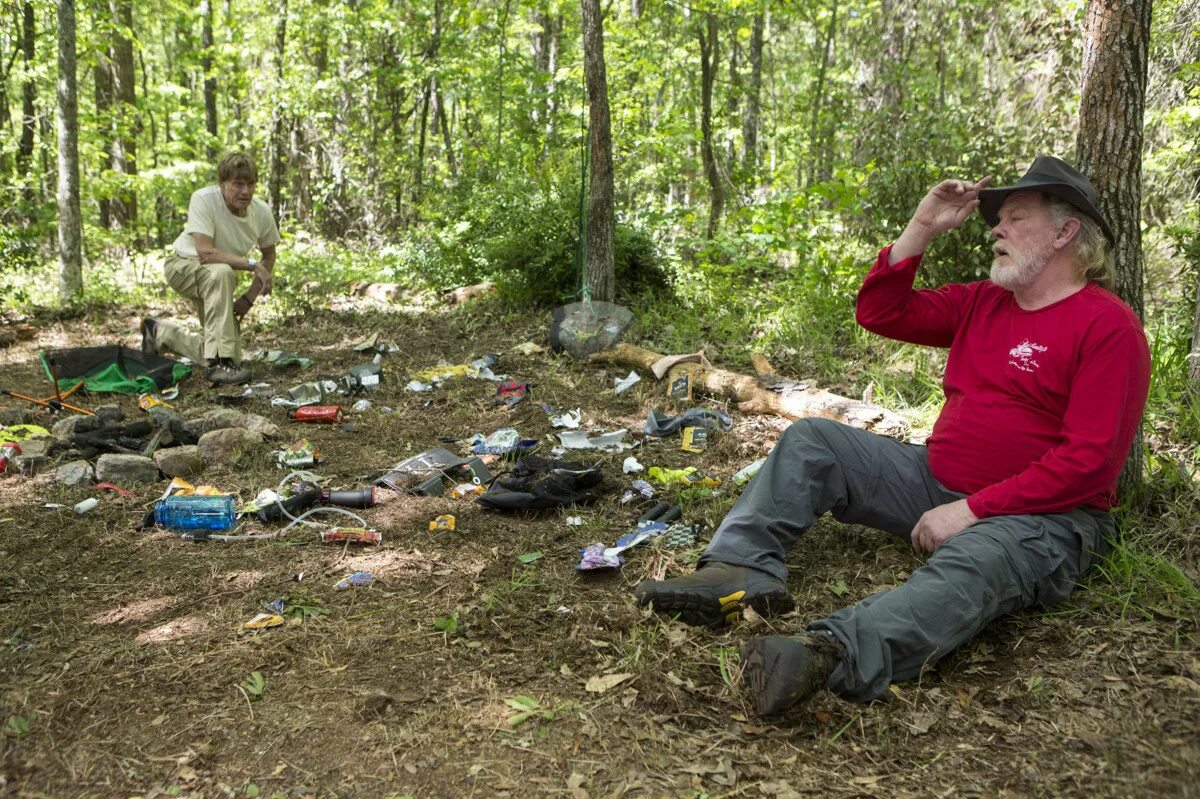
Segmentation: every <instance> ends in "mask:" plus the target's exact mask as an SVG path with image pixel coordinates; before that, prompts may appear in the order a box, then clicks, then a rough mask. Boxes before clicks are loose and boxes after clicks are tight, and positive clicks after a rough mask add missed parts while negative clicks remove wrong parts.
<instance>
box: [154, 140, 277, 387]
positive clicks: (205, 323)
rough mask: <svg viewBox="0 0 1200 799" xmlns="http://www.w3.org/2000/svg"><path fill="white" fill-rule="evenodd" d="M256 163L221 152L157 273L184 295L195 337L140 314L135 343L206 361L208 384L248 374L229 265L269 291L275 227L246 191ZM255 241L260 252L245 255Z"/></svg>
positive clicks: (242, 301)
mask: <svg viewBox="0 0 1200 799" xmlns="http://www.w3.org/2000/svg"><path fill="white" fill-rule="evenodd" d="M257 183H258V169H257V167H255V165H254V161H253V160H252V159H251V158H250V156H249V155H247V154H245V153H240V152H236V153H229V154H228V155H226V156H224V157H223V158H221V161H220V163H218V164H217V185H216V186H206V187H205V188H202V189H197V190H196V191H195V192H193V193H192V199H191V201H190V202H189V203H188V215H187V224H186V225H185V226H184V229H183V233H181V234H179V238H177V239H175V244H174V247H175V251H174V252H173V253H171V254H170V255H168V256H167V261H166V264H165V265H164V267H163V272H164V274H165V275H166V278H167V283H168V284H170V286H171V288H173V289H175V291H176V292H177V293H178V294H179V295H180V296H182V297H184V298H186V299H188V300H191V302H192V305H193V306H194V307H195V308H196V315H197V316H199V317H200V326H201V327H202V328H203V329H204V332H203V335H202V336H197V335H194V334H192V333H189V332H188V331H187V330H186V329H185V328H184V327H182V326H181V325H179V324H177V323H175V322H172V321H169V320H165V319H164V320H158V319H144V320H142V349H143V350H146V351H148V352H153V353H157V352H159V351H160V350H162V351H167V352H172V353H175V354H176V355H182V356H184V357H186V358H188V359H189V360H191V361H192V362H193V363H195V364H197V365H198V366H203V367H206V372H205V374H206V376H207V377H208V379H209V380H211V381H212V382H213V383H218V384H226V385H236V384H240V383H246V382H249V380H250V372H249V371H248V370H246V369H244V368H242V365H241V364H242V342H241V333H240V330H239V320H240V319H241V317H242V316H243V315H245V313H246V311H247V310H249V306H250V302H252V300H249V301H247V300H246V298H245V297H242V298H239V299H238V302H237V303H236V304H235V302H234V292H235V291H236V289H237V283H238V279H237V272H238V271H239V270H240V271H245V272H252V273H253V274H254V278H255V279H256V280H257V281H258V282H259V283H260V284H261V289H262V293H263V294H270V293H271V272H272V270H273V269H274V267H275V245H276V244H278V243H279V240H280V236H279V228H278V226H277V225H276V224H275V216H274V215H273V214H272V213H271V207H270V206H269V205H267V204H266V203H265V202H263V201H262V200H259V199H256V198H255V197H254V189H255V186H256V184H257ZM256 246H257V247H258V249H259V252H260V253H261V254H262V258H261V260H260V259H256V258H254V257H252V256H251V255H250V253H251V251H252V250H253V249H254V248H255V247H256Z"/></svg>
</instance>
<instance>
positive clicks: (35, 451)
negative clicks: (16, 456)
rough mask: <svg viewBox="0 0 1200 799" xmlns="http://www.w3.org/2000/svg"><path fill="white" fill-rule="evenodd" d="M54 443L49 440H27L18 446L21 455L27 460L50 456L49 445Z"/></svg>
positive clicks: (52, 440)
mask: <svg viewBox="0 0 1200 799" xmlns="http://www.w3.org/2000/svg"><path fill="white" fill-rule="evenodd" d="M53 443H54V439H51V438H27V439H25V440H24V441H22V442H21V443H20V444H19V445H18V446H20V447H21V454H22V455H24V456H26V457H27V458H39V457H45V456H46V455H49V454H50V445H51V444H53Z"/></svg>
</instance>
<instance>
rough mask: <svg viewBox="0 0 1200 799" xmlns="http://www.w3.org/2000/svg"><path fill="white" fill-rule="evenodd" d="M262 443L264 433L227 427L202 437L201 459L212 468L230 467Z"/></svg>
mask: <svg viewBox="0 0 1200 799" xmlns="http://www.w3.org/2000/svg"><path fill="white" fill-rule="evenodd" d="M262 443H263V437H262V433H256V432H255V431H253V430H246V429H245V428H242V427H225V428H222V429H220V430H212V431H210V432H208V433H205V434H204V435H202V436H200V457H201V458H203V459H204V462H205V463H207V464H209V465H210V466H218V465H219V466H230V465H233V464H236V463H238V462H239V461H241V460H242V459H243V458H245V457H246V456H247V455H249V454H250V453H251V452H252V451H253V450H254V449H256V448H258V447H260V446H262Z"/></svg>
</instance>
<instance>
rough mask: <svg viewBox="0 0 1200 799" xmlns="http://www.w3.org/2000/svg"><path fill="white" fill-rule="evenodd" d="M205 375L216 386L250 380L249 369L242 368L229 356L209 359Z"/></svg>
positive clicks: (237, 383) (240, 383)
mask: <svg viewBox="0 0 1200 799" xmlns="http://www.w3.org/2000/svg"><path fill="white" fill-rule="evenodd" d="M205 375H206V376H207V377H208V379H209V380H210V381H211V382H212V383H214V384H215V385H218V386H240V385H242V384H243V383H249V382H250V370H249V369H243V368H242V367H240V366H238V365H237V364H236V363H234V362H233V361H232V360H230V359H229V358H216V359H215V360H213V361H211V362H210V363H209V364H208V369H207V371H205Z"/></svg>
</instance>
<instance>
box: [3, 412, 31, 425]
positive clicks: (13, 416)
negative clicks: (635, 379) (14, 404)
mask: <svg viewBox="0 0 1200 799" xmlns="http://www.w3.org/2000/svg"><path fill="white" fill-rule="evenodd" d="M0 424H2V425H4V426H5V427H11V426H12V425H14V424H33V414H32V413H31V412H30V411H29V410H27V409H25V408H0Z"/></svg>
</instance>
